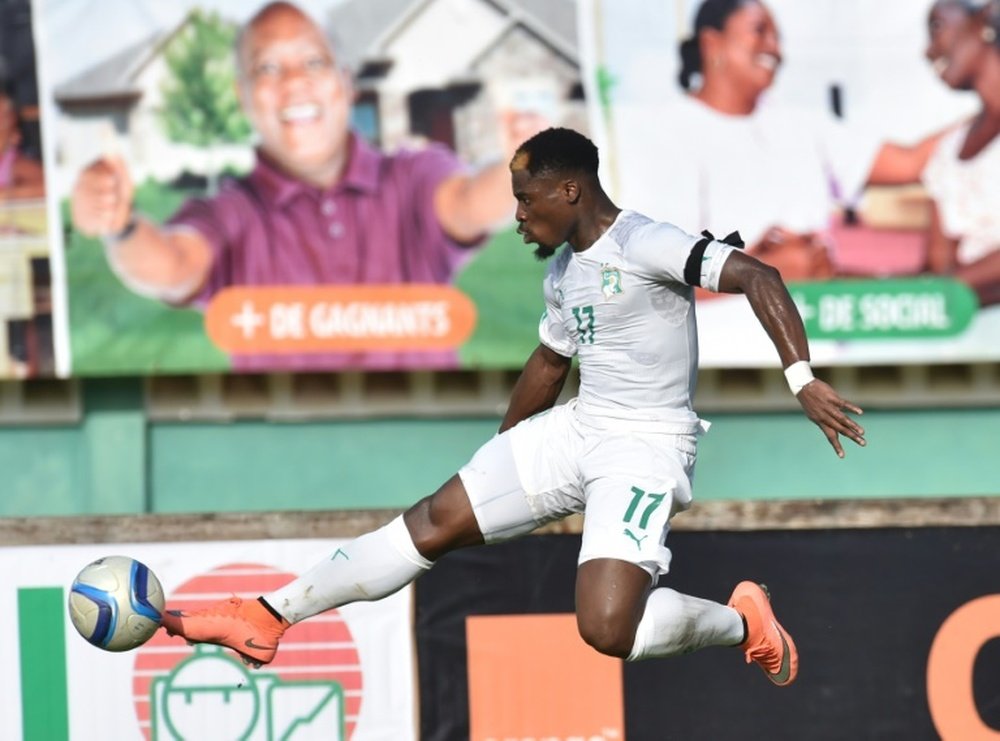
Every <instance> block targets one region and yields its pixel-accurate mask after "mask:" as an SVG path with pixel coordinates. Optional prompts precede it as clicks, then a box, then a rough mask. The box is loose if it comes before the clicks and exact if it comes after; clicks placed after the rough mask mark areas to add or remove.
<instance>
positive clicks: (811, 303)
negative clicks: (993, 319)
mask: <svg viewBox="0 0 1000 741" xmlns="http://www.w3.org/2000/svg"><path fill="white" fill-rule="evenodd" d="M788 290H789V292H790V293H791V294H792V299H793V300H794V301H795V304H796V306H798V309H799V313H800V314H801V315H802V320H803V322H804V323H805V325H806V332H807V333H808V334H809V338H810V339H816V340H891V339H931V338H945V337H955V336H957V335H960V334H961V333H962V332H964V331H965V329H966V328H967V327H968V326H969V324H970V323H971V322H972V318H973V316H975V313H976V310H977V309H978V308H979V302H978V301H977V299H976V295H975V294H974V293H973V292H972V290H971V289H969V287H968V286H966V285H965V284H964V283H960V282H958V281H956V280H952V279H950V278H893V279H879V280H871V279H869V280H831V281H818V282H815V283H793V284H790V285H789V287H788Z"/></svg>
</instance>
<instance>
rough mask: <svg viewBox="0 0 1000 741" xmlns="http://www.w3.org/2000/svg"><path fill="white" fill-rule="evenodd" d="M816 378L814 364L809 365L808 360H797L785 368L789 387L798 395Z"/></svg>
mask: <svg viewBox="0 0 1000 741" xmlns="http://www.w3.org/2000/svg"><path fill="white" fill-rule="evenodd" d="M814 378H815V376H813V371H812V366H810V365H809V361H808V360H799V361H796V362H794V363H792V364H791V365H790V366H788V367H787V368H785V379H786V380H787V381H788V388H790V389H791V390H792V393H793V394H795V395H796V396H798V395H799V391H801V390H802V387H803V386H805V385H806V384H807V383H809V382H810V381H812V380H814Z"/></svg>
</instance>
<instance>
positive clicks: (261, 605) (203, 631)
mask: <svg viewBox="0 0 1000 741" xmlns="http://www.w3.org/2000/svg"><path fill="white" fill-rule="evenodd" d="M288 626H289V622H288V621H287V620H285V619H284V618H283V617H281V615H279V614H278V613H276V612H275V611H274V610H273V609H271V607H270V606H269V605H268V604H267V603H266V602H264V601H263V599H255V600H243V599H240V598H239V597H231V598H230V599H227V600H222V601H221V602H216V603H214V604H212V605H211V606H209V607H208V608H206V609H204V610H197V611H195V612H185V611H184V610H165V611H164V613H163V627H164V628H166V630H167V635H171V636H174V635H178V636H182V637H183V638H185V639H186V640H187V641H188V643H214V644H215V645H217V646H226V647H227V648H231V649H233V650H234V651H236V653H238V654H239V655H240V656H241V657H242V658H243V662H244V663H245V664H250V665H251V666H255V667H260V666H261V665H263V664H267V663H269V662H270V661H271V660H272V659H273V658H274V654H275V652H276V651H277V650H278V641H280V640H281V636H282V635H283V634H284V632H285V630H286V629H287V628H288Z"/></svg>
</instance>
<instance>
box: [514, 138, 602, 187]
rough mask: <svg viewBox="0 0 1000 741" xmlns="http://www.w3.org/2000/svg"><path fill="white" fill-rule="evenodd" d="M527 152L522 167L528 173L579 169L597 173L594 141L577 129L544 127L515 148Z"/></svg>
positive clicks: (598, 162) (583, 171)
mask: <svg viewBox="0 0 1000 741" xmlns="http://www.w3.org/2000/svg"><path fill="white" fill-rule="evenodd" d="M518 155H527V158H528V161H527V164H526V168H527V170H528V172H529V173H530V174H531V175H532V176H535V175H539V174H556V173H568V172H582V173H585V174H587V175H593V176H594V177H596V176H597V168H598V165H599V164H600V160H599V158H598V155H597V147H596V146H595V145H594V142H592V141H590V139H588V138H587V137H585V136H584V135H583V134H581V133H580V132H579V131H574V130H573V129H564V128H551V129H545V130H544V131H540V132H539V133H537V134H535V135H534V136H533V137H531V138H530V139H528V140H527V141H526V142H524V143H523V144H522V145H521V146H520V147H518V148H517V153H516V154H515V155H514V156H515V158H516V157H517V156H518Z"/></svg>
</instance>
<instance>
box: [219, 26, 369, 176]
mask: <svg viewBox="0 0 1000 741" xmlns="http://www.w3.org/2000/svg"><path fill="white" fill-rule="evenodd" d="M239 52H240V67H241V70H242V75H241V83H240V98H241V100H242V103H243V107H244V109H245V110H246V112H247V115H248V116H249V118H250V121H251V123H252V124H253V126H254V128H255V129H256V131H257V134H258V135H259V137H260V146H261V149H262V150H263V151H264V152H265V153H266V154H267V155H268V156H269V157H270V158H271V159H273V160H274V161H275V162H276V164H278V165H279V166H281V167H282V168H283V169H285V170H286V171H288V172H289V173H290V174H292V175H295V176H297V177H302V178H303V179H306V180H312V181H319V182H321V183H322V182H323V181H329V180H330V177H329V175H330V173H329V172H328V171H329V170H330V169H331V168H333V169H334V170H335V172H334V175H336V174H339V168H340V167H341V166H342V164H343V161H344V158H345V157H346V146H347V134H348V126H349V115H350V106H351V98H352V95H353V93H352V90H351V87H350V84H349V83H348V80H347V77H346V75H344V74H343V72H342V71H341V70H340V69H338V67H337V65H336V63H335V60H334V58H333V52H332V50H331V49H330V44H329V43H328V41H327V40H326V38H325V37H324V35H323V33H322V32H321V31H320V29H318V28H317V27H316V25H315V24H314V23H313V22H312V20H310V19H309V18H308V17H307V16H305V15H303V14H302V13H301V12H299V11H297V10H295V9H294V8H289V7H284V6H278V7H277V8H275V9H273V10H272V11H271V12H268V13H267V14H265V15H264V16H262V17H261V18H259V19H257V21H256V23H255V24H254V25H253V27H252V28H250V29H248V30H247V32H246V35H245V37H244V39H243V44H242V47H241V48H240V50H239Z"/></svg>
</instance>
